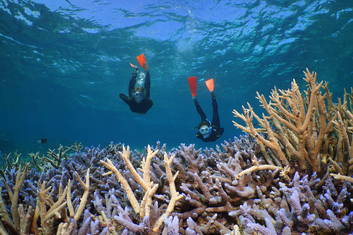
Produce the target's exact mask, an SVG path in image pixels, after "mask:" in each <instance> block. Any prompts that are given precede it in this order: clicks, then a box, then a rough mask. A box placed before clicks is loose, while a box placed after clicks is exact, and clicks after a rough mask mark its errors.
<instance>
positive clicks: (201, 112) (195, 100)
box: [194, 98, 206, 122]
mask: <svg viewBox="0 0 353 235" xmlns="http://www.w3.org/2000/svg"><path fill="white" fill-rule="evenodd" d="M194 104H195V108H196V111H197V112H198V113H199V115H200V118H201V122H202V121H205V120H206V115H205V113H204V112H203V110H202V108H201V106H200V104H199V102H198V101H197V99H196V98H195V99H194Z"/></svg>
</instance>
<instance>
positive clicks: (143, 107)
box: [119, 70, 153, 113]
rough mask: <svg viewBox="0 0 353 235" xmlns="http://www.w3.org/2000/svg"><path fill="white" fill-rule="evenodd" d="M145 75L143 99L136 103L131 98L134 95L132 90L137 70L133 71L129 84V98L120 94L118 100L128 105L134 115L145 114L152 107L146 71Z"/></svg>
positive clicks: (149, 80)
mask: <svg viewBox="0 0 353 235" xmlns="http://www.w3.org/2000/svg"><path fill="white" fill-rule="evenodd" d="M145 75H146V78H145V79H146V80H145V87H144V88H145V90H146V96H145V98H144V99H143V100H142V101H141V102H140V103H137V102H136V101H135V99H134V97H133V93H134V88H135V84H136V81H137V79H136V78H137V70H135V71H134V72H133V73H132V76H131V80H130V83H129V96H126V95H125V94H122V93H120V95H119V96H120V98H121V99H122V100H123V101H124V102H125V103H127V104H128V105H129V107H130V110H131V111H132V112H135V113H146V112H147V111H148V110H149V109H150V108H151V107H152V105H153V102H152V100H151V99H150V88H151V77H150V73H149V72H148V71H146V72H145Z"/></svg>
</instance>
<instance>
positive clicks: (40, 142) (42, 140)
mask: <svg viewBox="0 0 353 235" xmlns="http://www.w3.org/2000/svg"><path fill="white" fill-rule="evenodd" d="M47 142H48V139H47V138H41V139H39V140H37V143H38V144H45V143H47Z"/></svg>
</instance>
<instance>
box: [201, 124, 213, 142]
mask: <svg viewBox="0 0 353 235" xmlns="http://www.w3.org/2000/svg"><path fill="white" fill-rule="evenodd" d="M199 132H200V134H201V135H202V137H203V138H204V139H207V138H208V137H210V135H211V133H212V127H210V126H207V125H202V126H201V127H200V128H199Z"/></svg>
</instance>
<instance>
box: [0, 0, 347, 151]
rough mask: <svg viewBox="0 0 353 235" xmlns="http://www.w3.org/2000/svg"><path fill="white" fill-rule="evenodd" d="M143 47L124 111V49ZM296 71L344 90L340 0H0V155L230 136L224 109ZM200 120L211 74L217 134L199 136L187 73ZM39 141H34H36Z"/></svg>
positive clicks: (131, 53)
mask: <svg viewBox="0 0 353 235" xmlns="http://www.w3.org/2000/svg"><path fill="white" fill-rule="evenodd" d="M140 53H144V54H145V55H146V57H147V60H148V64H149V66H150V72H151V76H152V77H151V86H152V87H151V96H152V99H153V101H154V106H153V107H152V109H151V110H150V111H149V112H148V113H147V114H145V115H141V114H136V113H132V112H130V110H129V108H128V107H127V105H125V104H124V103H123V102H122V101H121V100H120V99H119V97H118V94H119V93H127V86H128V82H129V79H130V74H131V69H130V67H129V65H128V64H129V62H134V63H136V60H135V56H137V55H138V54H140ZM305 68H309V69H310V70H314V71H316V72H317V73H318V78H319V79H320V80H326V81H328V82H329V88H330V90H331V92H333V94H334V99H335V100H337V97H341V96H342V94H343V90H344V88H350V87H352V85H353V2H352V0H337V1H331V0H301V1H294V0H291V1H288V0H236V1H234V0H218V1H212V0H199V1H192V0H189V1H186V0H180V1H179V0H178V1H177V0H174V1H161V0H158V1H157V0H129V1H126V0H119V1H108V0H70V1H68V0H67V1H63V0H62V1H59V0H33V1H21V0H17V1H15V0H0V151H1V152H10V151H16V150H18V151H20V152H30V151H34V152H36V151H45V150H46V149H48V148H54V147H57V146H58V145H59V144H63V145H70V144H72V143H74V142H81V143H82V144H83V145H86V146H87V145H88V146H98V145H101V146H104V145H106V144H108V143H110V142H111V141H113V142H115V143H119V142H121V143H125V144H128V145H130V146H132V147H133V148H138V149H141V148H143V147H144V146H146V145H147V144H152V145H154V144H155V143H156V141H160V142H162V143H166V144H167V146H168V147H169V148H172V147H175V146H177V145H179V144H180V143H187V144H191V143H194V144H196V145H197V146H200V147H205V146H207V147H213V146H215V145H216V144H219V143H220V142H222V141H224V140H228V139H232V138H233V137H234V136H238V135H240V134H241V132H240V131H239V130H237V129H236V128H235V127H233V125H232V122H231V121H232V120H233V116H232V110H233V109H237V110H240V109H241V106H242V105H245V104H246V102H250V103H251V104H252V105H253V107H254V108H255V109H256V110H258V111H259V112H261V109H260V108H259V106H258V102H257V101H256V99H255V93H256V91H259V92H261V93H263V94H265V95H266V96H268V95H269V92H270V90H271V89H272V88H273V87H277V88H281V89H287V88H289V87H290V82H291V80H292V79H293V78H295V79H296V80H297V81H298V83H299V84H300V85H301V86H304V83H303V81H302V77H303V73H302V71H303V70H304V69H305ZM188 76H198V77H199V89H198V100H199V102H200V104H201V106H202V107H203V108H204V110H205V112H206V114H207V116H208V117H209V118H210V119H211V118H212V117H211V102H210V101H211V100H210V96H209V93H208V92H207V89H206V87H205V86H204V84H203V81H204V80H205V79H206V78H210V77H212V78H215V81H216V91H215V93H216V97H217V101H218V106H219V113H220V119H221V125H222V127H224V128H225V132H224V134H223V136H222V137H221V138H220V139H219V140H218V141H216V142H211V143H203V142H201V141H200V140H199V139H197V138H195V130H194V127H195V126H196V125H197V124H198V122H199V116H198V115H197V113H196V110H195V108H194V105H193V103H192V100H191V96H190V92H189V88H188V84H187V77H188ZM39 138H47V139H48V142H47V143H46V144H38V143H37V140H38V139H39Z"/></svg>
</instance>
